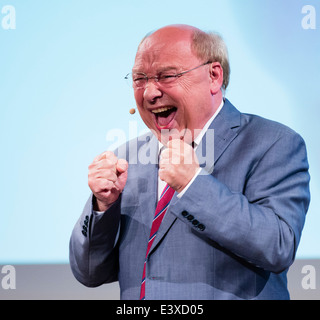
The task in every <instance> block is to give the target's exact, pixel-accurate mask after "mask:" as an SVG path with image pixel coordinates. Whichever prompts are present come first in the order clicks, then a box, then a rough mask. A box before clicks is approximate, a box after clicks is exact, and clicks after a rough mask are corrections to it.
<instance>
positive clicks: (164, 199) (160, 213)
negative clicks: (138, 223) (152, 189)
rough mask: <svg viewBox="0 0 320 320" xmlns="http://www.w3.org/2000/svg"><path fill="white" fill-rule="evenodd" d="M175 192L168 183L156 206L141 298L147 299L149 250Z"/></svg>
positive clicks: (144, 267)
mask: <svg viewBox="0 0 320 320" xmlns="http://www.w3.org/2000/svg"><path fill="white" fill-rule="evenodd" d="M173 194H174V190H173V189H172V188H171V187H170V186H169V185H168V184H167V185H166V187H165V188H164V190H163V191H162V193H161V196H160V199H159V201H158V205H157V208H156V212H155V214H154V218H153V221H152V226H151V231H150V237H149V242H148V248H147V253H146V258H145V260H144V265H143V274H142V282H141V291H140V300H144V299H145V292H146V288H145V280H146V264H147V258H148V254H149V251H150V249H151V246H152V243H153V241H154V239H155V237H156V234H157V232H158V229H159V227H160V224H161V221H162V219H163V217H164V215H165V214H166V211H167V209H168V206H169V204H170V201H171V199H172V196H173Z"/></svg>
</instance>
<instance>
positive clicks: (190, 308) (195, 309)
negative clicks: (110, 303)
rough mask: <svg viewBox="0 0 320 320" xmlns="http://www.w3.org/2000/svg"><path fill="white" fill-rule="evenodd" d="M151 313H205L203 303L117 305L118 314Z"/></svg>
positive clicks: (145, 314)
mask: <svg viewBox="0 0 320 320" xmlns="http://www.w3.org/2000/svg"><path fill="white" fill-rule="evenodd" d="M150 313H156V314H165V315H179V314H183V315H186V314H192V315H201V314H203V313H204V310H203V305H186V304H178V305H177V304H161V305H160V309H159V308H152V309H151V307H131V306H126V305H125V304H124V305H123V306H122V307H117V311H116V314H117V315H120V314H121V315H127V314H128V315H132V314H134V315H143V317H144V318H146V317H147V316H148V315H149V314H150Z"/></svg>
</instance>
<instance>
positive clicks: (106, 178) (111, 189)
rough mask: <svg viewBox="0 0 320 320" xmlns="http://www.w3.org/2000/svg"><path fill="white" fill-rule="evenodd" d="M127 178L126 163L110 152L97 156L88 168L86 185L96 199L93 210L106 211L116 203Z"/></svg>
mask: <svg viewBox="0 0 320 320" xmlns="http://www.w3.org/2000/svg"><path fill="white" fill-rule="evenodd" d="M127 177H128V162H127V161H126V160H124V159H118V158H117V157H116V156H115V154H114V153H113V152H111V151H106V152H103V153H102V154H100V155H99V156H97V157H96V158H95V159H94V160H93V162H92V163H91V164H90V166H89V173H88V184H89V187H90V189H91V191H92V192H93V194H94V196H95V197H96V203H94V207H93V210H95V211H106V210H108V209H109V208H110V207H111V205H112V204H113V203H114V202H115V201H117V199H118V198H119V195H120V193H121V192H122V190H123V188H124V186H125V184H126V182H127Z"/></svg>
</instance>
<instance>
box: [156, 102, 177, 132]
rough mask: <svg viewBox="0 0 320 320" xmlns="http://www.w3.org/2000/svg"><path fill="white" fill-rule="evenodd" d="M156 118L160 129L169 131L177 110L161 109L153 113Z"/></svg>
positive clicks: (172, 108) (173, 108)
mask: <svg viewBox="0 0 320 320" xmlns="http://www.w3.org/2000/svg"><path fill="white" fill-rule="evenodd" d="M151 112H152V113H153V114H154V116H155V121H156V125H157V127H158V129H160V130H161V129H167V128H168V127H169V125H170V123H171V122H172V120H173V119H174V117H175V115H176V113H177V108H176V107H161V108H158V109H154V110H152V111H151Z"/></svg>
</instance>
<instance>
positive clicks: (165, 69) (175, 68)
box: [132, 66, 179, 74]
mask: <svg viewBox="0 0 320 320" xmlns="http://www.w3.org/2000/svg"><path fill="white" fill-rule="evenodd" d="M178 69H179V67H176V66H166V67H161V68H160V69H159V70H158V71H157V72H156V73H157V74H159V73H161V72H166V71H171V70H174V71H178ZM136 70H137V71H136ZM136 70H135V69H132V73H138V74H146V73H145V72H142V71H138V69H136Z"/></svg>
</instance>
